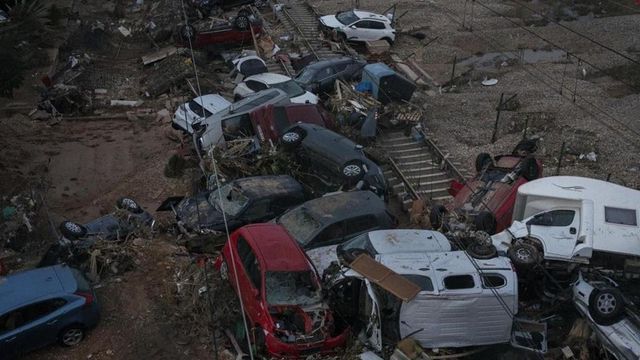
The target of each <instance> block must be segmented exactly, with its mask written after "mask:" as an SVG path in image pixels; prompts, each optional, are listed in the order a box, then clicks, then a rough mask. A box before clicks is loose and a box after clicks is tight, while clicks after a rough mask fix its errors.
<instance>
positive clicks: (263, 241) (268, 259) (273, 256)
mask: <svg viewBox="0 0 640 360" xmlns="http://www.w3.org/2000/svg"><path fill="white" fill-rule="evenodd" d="M240 232H241V233H245V235H248V236H246V237H245V239H246V240H247V242H249V244H250V245H251V248H252V249H254V250H255V251H256V252H257V254H256V255H257V256H259V257H260V264H261V265H263V266H264V269H263V270H264V271H313V267H312V266H311V264H310V263H309V260H308V259H307V257H306V255H305V253H304V252H303V251H302V249H301V248H300V246H299V245H298V243H297V242H296V241H295V239H293V238H292V237H291V235H289V233H288V232H287V230H285V228H284V227H283V226H282V225H278V224H274V223H263V224H251V225H246V226H243V227H242V228H240Z"/></svg>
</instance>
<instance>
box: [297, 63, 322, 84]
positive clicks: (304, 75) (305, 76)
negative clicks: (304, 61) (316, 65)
mask: <svg viewBox="0 0 640 360" xmlns="http://www.w3.org/2000/svg"><path fill="white" fill-rule="evenodd" d="M317 72H318V71H317V70H316V69H310V68H308V67H307V68H305V69H304V70H302V72H301V73H300V74H298V76H296V81H297V82H299V83H303V84H309V83H310V82H311V81H312V80H313V76H314V75H315V74H316V73H317Z"/></svg>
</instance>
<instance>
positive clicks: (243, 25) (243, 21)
mask: <svg viewBox="0 0 640 360" xmlns="http://www.w3.org/2000/svg"><path fill="white" fill-rule="evenodd" d="M248 25H249V20H248V19H247V18H246V17H240V18H238V27H240V28H246V27H248Z"/></svg>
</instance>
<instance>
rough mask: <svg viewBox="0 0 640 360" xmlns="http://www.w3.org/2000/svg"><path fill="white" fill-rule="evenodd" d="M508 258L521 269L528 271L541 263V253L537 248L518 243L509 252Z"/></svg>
mask: <svg viewBox="0 0 640 360" xmlns="http://www.w3.org/2000/svg"><path fill="white" fill-rule="evenodd" d="M507 256H509V259H511V261H512V262H513V264H514V265H515V266H516V267H517V268H520V269H523V270H528V269H531V268H532V267H534V266H535V265H536V264H538V262H539V261H540V252H539V251H538V249H536V247H535V246H533V245H531V244H525V243H517V244H515V245H512V246H511V247H510V248H509V250H507Z"/></svg>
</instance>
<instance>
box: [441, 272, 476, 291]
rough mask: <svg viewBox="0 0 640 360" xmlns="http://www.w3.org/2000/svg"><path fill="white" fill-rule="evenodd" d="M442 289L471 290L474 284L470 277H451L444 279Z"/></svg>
mask: <svg viewBox="0 0 640 360" xmlns="http://www.w3.org/2000/svg"><path fill="white" fill-rule="evenodd" d="M444 287H445V288H446V289H448V290H461V289H472V288H474V287H475V282H474V281H473V276H471V275H451V276H447V277H445V278H444Z"/></svg>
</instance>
